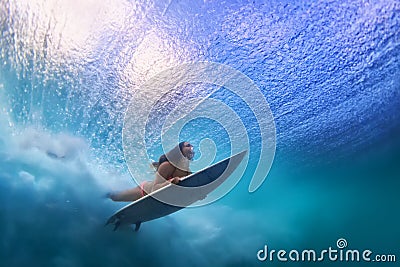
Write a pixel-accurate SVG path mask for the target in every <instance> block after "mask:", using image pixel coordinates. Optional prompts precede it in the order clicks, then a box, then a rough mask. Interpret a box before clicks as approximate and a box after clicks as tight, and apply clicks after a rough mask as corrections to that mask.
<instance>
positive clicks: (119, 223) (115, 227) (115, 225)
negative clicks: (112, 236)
mask: <svg viewBox="0 0 400 267" xmlns="http://www.w3.org/2000/svg"><path fill="white" fill-rule="evenodd" d="M120 225H121V222H120V221H118V222H116V223H115V224H114V232H115V231H117V229H118V227H119V226H120Z"/></svg>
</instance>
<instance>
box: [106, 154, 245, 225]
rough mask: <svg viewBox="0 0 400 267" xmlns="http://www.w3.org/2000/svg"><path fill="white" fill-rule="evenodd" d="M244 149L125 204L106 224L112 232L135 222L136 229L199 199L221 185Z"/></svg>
mask: <svg viewBox="0 0 400 267" xmlns="http://www.w3.org/2000/svg"><path fill="white" fill-rule="evenodd" d="M246 153H247V151H246V150H245V151H242V152H240V153H238V154H235V155H233V156H231V157H229V158H227V159H224V160H222V161H220V162H218V163H215V164H214V165H211V166H210V167H208V168H205V169H203V170H201V171H198V172H196V173H194V174H191V175H189V176H186V177H182V178H181V180H180V182H179V183H178V185H173V184H169V185H167V186H164V187H162V188H160V189H158V190H156V191H154V192H151V193H150V194H148V195H146V196H144V197H142V198H140V199H138V200H136V201H134V202H132V203H130V204H128V205H127V206H125V207H123V208H122V209H120V210H118V211H117V212H115V213H114V215H112V216H111V217H110V218H109V219H108V221H107V223H106V225H107V224H114V226H115V227H114V231H115V230H116V229H117V228H118V227H119V226H121V225H130V224H135V225H136V228H135V230H136V231H137V230H139V227H140V224H141V223H142V222H146V221H150V220H154V219H157V218H160V217H163V216H166V215H169V214H171V213H174V212H176V211H178V210H180V209H183V208H185V207H187V206H189V205H191V204H193V203H194V202H196V201H198V200H200V199H203V198H204V197H206V196H207V194H209V193H210V192H212V191H213V190H214V189H216V188H217V187H218V186H219V185H221V184H222V183H223V182H224V181H225V180H226V179H227V178H228V177H229V176H230V175H231V174H232V173H233V172H234V171H235V169H236V168H237V167H238V166H239V164H240V162H241V161H242V160H243V158H244V156H245V155H246Z"/></svg>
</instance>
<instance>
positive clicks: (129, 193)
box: [108, 186, 142, 201]
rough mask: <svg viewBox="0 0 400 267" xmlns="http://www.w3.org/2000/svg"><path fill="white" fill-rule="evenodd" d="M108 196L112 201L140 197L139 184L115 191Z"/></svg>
mask: <svg viewBox="0 0 400 267" xmlns="http://www.w3.org/2000/svg"><path fill="white" fill-rule="evenodd" d="M108 197H109V198H110V199H111V200H113V201H135V200H138V199H139V198H141V197H142V189H141V188H140V186H136V187H135V188H132V189H128V190H124V191H121V192H117V193H110V194H108Z"/></svg>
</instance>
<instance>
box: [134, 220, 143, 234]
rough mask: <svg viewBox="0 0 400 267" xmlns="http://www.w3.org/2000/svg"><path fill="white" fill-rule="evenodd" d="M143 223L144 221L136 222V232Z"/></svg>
mask: <svg viewBox="0 0 400 267" xmlns="http://www.w3.org/2000/svg"><path fill="white" fill-rule="evenodd" d="M141 224H142V222H137V223H135V225H136V227H135V232H137V231H139V228H140V225H141Z"/></svg>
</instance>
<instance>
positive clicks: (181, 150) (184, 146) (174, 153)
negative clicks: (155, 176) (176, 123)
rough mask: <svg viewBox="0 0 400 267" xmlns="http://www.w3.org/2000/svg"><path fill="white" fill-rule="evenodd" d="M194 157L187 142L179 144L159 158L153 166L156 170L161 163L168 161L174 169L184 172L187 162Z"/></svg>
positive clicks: (187, 165)
mask: <svg viewBox="0 0 400 267" xmlns="http://www.w3.org/2000/svg"><path fill="white" fill-rule="evenodd" d="M193 157H194V151H193V146H192V145H191V144H190V143H189V142H186V141H184V142H180V143H179V144H178V145H177V146H175V147H174V148H173V149H171V150H170V151H168V152H167V153H165V154H163V155H161V156H160V158H159V159H158V162H154V163H153V166H154V167H156V168H158V166H160V165H161V164H162V163H163V162H165V161H168V162H170V163H171V164H172V165H174V166H175V167H177V168H179V169H182V170H186V169H188V167H189V161H190V160H192V159H193Z"/></svg>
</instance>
